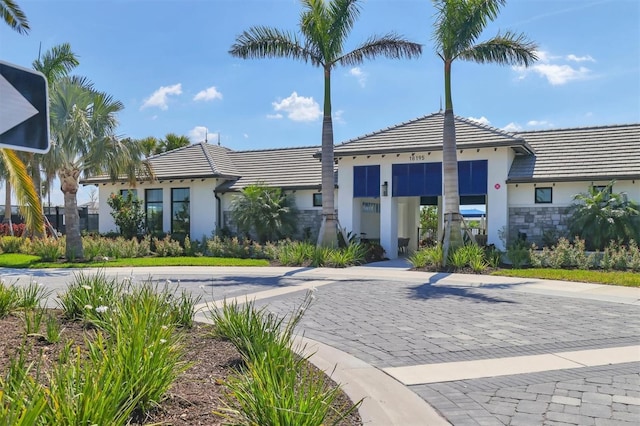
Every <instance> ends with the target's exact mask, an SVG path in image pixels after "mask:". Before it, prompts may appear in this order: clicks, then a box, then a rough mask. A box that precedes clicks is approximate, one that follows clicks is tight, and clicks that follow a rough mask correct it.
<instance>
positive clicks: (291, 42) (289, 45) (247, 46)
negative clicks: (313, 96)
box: [229, 27, 318, 65]
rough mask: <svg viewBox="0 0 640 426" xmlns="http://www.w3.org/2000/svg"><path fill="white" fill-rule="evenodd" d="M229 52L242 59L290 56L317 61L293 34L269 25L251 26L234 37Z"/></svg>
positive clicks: (314, 62)
mask: <svg viewBox="0 0 640 426" xmlns="http://www.w3.org/2000/svg"><path fill="white" fill-rule="evenodd" d="M229 53H230V54H231V55H232V56H235V57H238V58H242V59H255V58H292V59H301V60H303V61H305V62H309V61H311V62H312V63H313V64H314V65H316V63H317V62H318V61H317V59H318V58H316V57H314V56H313V52H311V51H310V50H309V49H308V48H307V47H305V46H304V45H302V44H301V43H300V41H299V40H298V39H297V37H296V36H295V35H293V34H290V33H287V32H284V31H281V30H278V29H276V28H269V27H252V28H250V29H249V30H247V31H244V32H243V33H242V34H241V35H240V36H238V37H237V38H236V41H235V43H234V44H233V45H232V46H231V49H230V50H229Z"/></svg>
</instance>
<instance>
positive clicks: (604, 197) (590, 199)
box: [569, 181, 640, 250]
mask: <svg viewBox="0 0 640 426" xmlns="http://www.w3.org/2000/svg"><path fill="white" fill-rule="evenodd" d="M614 183H615V182H614V181H612V182H610V183H609V184H608V185H607V186H606V187H605V188H603V189H599V188H596V187H594V186H592V187H590V188H589V192H587V193H585V194H577V195H576V196H574V201H575V203H574V205H573V206H572V208H571V210H572V214H571V218H570V220H569V230H570V231H571V234H572V235H578V236H580V237H581V238H583V239H584V240H585V241H586V246H587V248H588V249H590V250H594V249H603V248H605V246H607V244H608V243H609V242H610V241H618V240H619V241H621V242H622V243H625V244H628V243H629V241H630V240H636V241H638V239H639V238H640V207H639V206H638V205H637V204H636V203H634V202H633V201H631V200H628V198H627V196H626V194H624V193H614V192H612V189H613V184H614Z"/></svg>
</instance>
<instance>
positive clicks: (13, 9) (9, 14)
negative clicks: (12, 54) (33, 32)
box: [0, 0, 31, 34]
mask: <svg viewBox="0 0 640 426" xmlns="http://www.w3.org/2000/svg"><path fill="white" fill-rule="evenodd" d="M0 15H2V20H3V21H4V22H5V23H6V24H7V25H9V26H10V27H11V28H13V29H14V30H16V31H17V32H19V33H20V34H26V33H28V32H29V30H30V29H31V28H30V27H29V21H28V20H27V16H26V15H25V14H24V12H23V11H22V9H20V6H18V3H16V2H15V1H13V0H0Z"/></svg>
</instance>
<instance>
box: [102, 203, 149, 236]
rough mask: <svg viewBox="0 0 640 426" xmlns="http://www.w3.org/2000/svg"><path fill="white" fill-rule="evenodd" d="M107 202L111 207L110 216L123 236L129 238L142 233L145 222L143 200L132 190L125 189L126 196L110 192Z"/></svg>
mask: <svg viewBox="0 0 640 426" xmlns="http://www.w3.org/2000/svg"><path fill="white" fill-rule="evenodd" d="M107 204H108V205H109V207H111V209H112V211H111V216H112V217H113V219H114V221H115V223H116V226H117V227H118V229H119V230H120V234H121V235H122V236H123V237H124V238H126V239H131V238H133V237H136V236H138V235H141V234H142V232H143V230H144V222H145V213H144V209H143V202H142V200H139V199H138V198H137V197H136V196H134V195H133V192H132V191H127V196H126V197H123V196H122V195H119V194H111V195H110V196H109V198H108V199H107Z"/></svg>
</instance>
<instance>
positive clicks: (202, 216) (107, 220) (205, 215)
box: [98, 179, 218, 239]
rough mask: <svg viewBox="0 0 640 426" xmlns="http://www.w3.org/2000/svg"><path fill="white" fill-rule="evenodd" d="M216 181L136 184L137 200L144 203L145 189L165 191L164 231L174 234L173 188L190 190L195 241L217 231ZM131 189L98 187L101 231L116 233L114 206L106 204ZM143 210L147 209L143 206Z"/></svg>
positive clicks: (125, 187) (120, 186)
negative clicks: (172, 215)
mask: <svg viewBox="0 0 640 426" xmlns="http://www.w3.org/2000/svg"><path fill="white" fill-rule="evenodd" d="M217 184H218V183H217V179H204V180H201V179H194V180H191V179H184V180H173V182H170V181H163V182H155V183H142V184H138V185H136V187H135V188H133V189H136V190H137V194H138V198H139V199H141V200H142V201H143V202H144V198H145V190H146V189H162V202H163V203H162V209H163V210H162V212H163V218H162V223H163V231H164V232H170V231H171V189H172V188H189V196H190V205H189V207H190V221H191V233H190V237H191V238H192V239H200V238H202V237H203V236H210V235H211V233H212V231H213V230H214V229H215V226H216V222H217V208H216V201H215V198H214V194H213V188H215V186H216V185H217ZM127 188H128V186H127V185H124V184H120V183H115V184H112V183H107V184H101V185H99V186H98V200H99V215H100V216H99V221H98V227H99V231H100V232H102V233H104V232H115V231H117V227H116V224H115V222H114V220H113V217H112V216H111V207H109V205H108V204H107V199H108V198H109V196H110V195H111V194H112V193H119V192H120V191H121V190H123V189H127ZM143 208H144V207H143Z"/></svg>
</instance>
